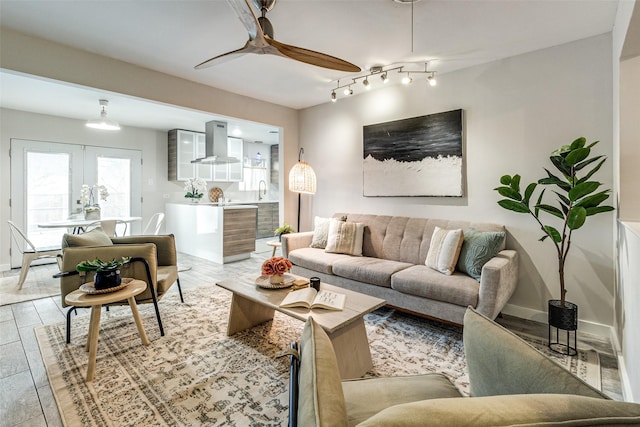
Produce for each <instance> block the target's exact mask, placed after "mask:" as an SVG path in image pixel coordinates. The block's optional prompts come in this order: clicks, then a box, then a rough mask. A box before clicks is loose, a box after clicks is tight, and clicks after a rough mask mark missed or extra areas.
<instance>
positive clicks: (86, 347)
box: [84, 306, 102, 351]
mask: <svg viewBox="0 0 640 427" xmlns="http://www.w3.org/2000/svg"><path fill="white" fill-rule="evenodd" d="M98 307H100V309H99V310H98V313H97V315H98V322H97V325H98V327H97V328H96V331H99V330H100V310H102V306H98ZM95 316H96V312H95V311H94V310H93V307H91V313H90V316H89V331H88V332H87V343H86V344H85V346H84V351H89V347H90V346H91V337H92V333H93V329H92V328H91V325H93V324H94V322H95V321H94V318H95ZM98 333H99V332H98Z"/></svg>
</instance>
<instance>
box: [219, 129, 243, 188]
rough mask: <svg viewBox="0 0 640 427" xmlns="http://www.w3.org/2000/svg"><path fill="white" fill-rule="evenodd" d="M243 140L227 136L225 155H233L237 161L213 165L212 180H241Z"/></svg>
mask: <svg viewBox="0 0 640 427" xmlns="http://www.w3.org/2000/svg"><path fill="white" fill-rule="evenodd" d="M243 151H244V150H243V142H242V139H241V138H234V137H228V138H227V155H228V156H229V157H235V158H236V159H238V160H239V161H238V162H235V163H223V164H214V165H213V180H214V181H218V182H240V181H242V156H243Z"/></svg>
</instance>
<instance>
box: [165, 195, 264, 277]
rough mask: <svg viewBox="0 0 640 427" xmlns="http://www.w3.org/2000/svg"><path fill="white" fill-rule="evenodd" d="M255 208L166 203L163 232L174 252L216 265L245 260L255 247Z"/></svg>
mask: <svg viewBox="0 0 640 427" xmlns="http://www.w3.org/2000/svg"><path fill="white" fill-rule="evenodd" d="M257 210H258V207H257V206H256V205H223V206H220V205H218V204H212V203H202V204H200V203H167V204H166V206H165V213H166V230H167V233H172V234H173V235H175V237H176V249H177V251H178V252H182V253H185V254H189V255H193V256H197V257H200V258H205V259H208V260H210V261H213V262H217V263H218V264H224V263H228V262H233V261H239V260H242V259H247V258H249V257H250V256H251V252H253V251H254V250H255V244H256V215H257Z"/></svg>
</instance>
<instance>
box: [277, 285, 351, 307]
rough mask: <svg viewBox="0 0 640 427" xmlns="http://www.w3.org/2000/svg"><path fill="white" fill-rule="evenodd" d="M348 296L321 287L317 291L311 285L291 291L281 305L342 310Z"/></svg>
mask: <svg viewBox="0 0 640 427" xmlns="http://www.w3.org/2000/svg"><path fill="white" fill-rule="evenodd" d="M346 298H347V296H346V295H344V294H338V293H336V292H331V291H327V290H324V289H321V290H320V291H316V290H315V289H313V288H311V287H309V288H304V289H299V290H297V291H293V292H289V293H288V294H287V296H286V297H285V298H284V299H283V300H282V302H281V303H280V307H306V308H326V309H329V310H342V309H343V308H344V301H345V299H346Z"/></svg>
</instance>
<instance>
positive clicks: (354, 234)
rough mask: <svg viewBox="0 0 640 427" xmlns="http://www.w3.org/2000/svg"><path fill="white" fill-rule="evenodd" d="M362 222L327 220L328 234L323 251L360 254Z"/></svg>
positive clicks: (362, 232) (362, 233)
mask: <svg viewBox="0 0 640 427" xmlns="http://www.w3.org/2000/svg"><path fill="white" fill-rule="evenodd" d="M364 227H365V225H364V224H361V223H359V222H345V221H338V220H337V219H332V220H331V222H329V236H328V238H327V247H326V248H325V249H324V251H325V252H331V253H335V254H347V255H355V256H362V238H363V235H364Z"/></svg>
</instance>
